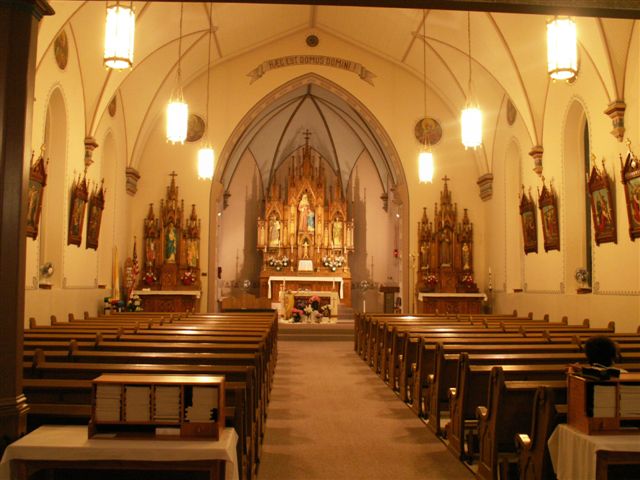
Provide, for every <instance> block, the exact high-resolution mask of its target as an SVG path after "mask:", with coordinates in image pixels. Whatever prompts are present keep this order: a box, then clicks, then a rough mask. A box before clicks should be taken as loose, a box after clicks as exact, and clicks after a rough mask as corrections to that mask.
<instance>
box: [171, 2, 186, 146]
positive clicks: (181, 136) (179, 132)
mask: <svg viewBox="0 0 640 480" xmlns="http://www.w3.org/2000/svg"><path fill="white" fill-rule="evenodd" d="M183 11H184V4H183V3H180V36H179V38H178V72H177V73H178V86H177V87H176V89H175V91H174V92H173V94H172V95H171V100H170V101H169V104H168V105H167V141H169V142H171V143H174V144H175V143H181V144H182V143H184V141H185V140H186V138H187V129H188V126H189V105H187V103H186V102H185V101H184V95H183V93H182V70H181V69H180V62H181V59H182V15H183Z"/></svg>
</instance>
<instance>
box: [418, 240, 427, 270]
mask: <svg viewBox="0 0 640 480" xmlns="http://www.w3.org/2000/svg"><path fill="white" fill-rule="evenodd" d="M420 265H422V267H421V269H422V270H429V247H428V246H427V242H422V243H421V244H420Z"/></svg>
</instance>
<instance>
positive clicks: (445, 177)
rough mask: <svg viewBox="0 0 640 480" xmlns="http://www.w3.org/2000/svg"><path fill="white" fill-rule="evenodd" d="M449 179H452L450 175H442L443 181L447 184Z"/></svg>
mask: <svg viewBox="0 0 640 480" xmlns="http://www.w3.org/2000/svg"><path fill="white" fill-rule="evenodd" d="M449 180H451V179H450V178H449V177H447V175H446V174H445V175H444V177H442V181H443V182H444V183H445V184H446V183H447V182H448V181H449Z"/></svg>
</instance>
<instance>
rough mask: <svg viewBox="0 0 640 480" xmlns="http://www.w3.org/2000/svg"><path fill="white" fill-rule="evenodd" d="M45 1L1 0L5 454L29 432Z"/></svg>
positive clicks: (0, 441)
mask: <svg viewBox="0 0 640 480" xmlns="http://www.w3.org/2000/svg"><path fill="white" fill-rule="evenodd" d="M51 14H53V10H52V9H51V7H50V6H49V5H48V4H47V3H46V2H45V1H43V0H10V1H8V0H0V312H1V314H0V332H2V334H1V335H0V436H1V438H0V451H3V450H4V446H6V444H7V443H8V442H11V441H13V440H15V439H16V438H17V437H18V436H19V435H20V434H22V433H24V431H25V429H26V412H27V404H26V399H25V397H24V395H23V394H22V345H23V330H24V282H25V279H24V272H25V251H26V236H25V227H26V209H25V205H26V193H27V184H28V181H29V158H30V149H31V114H32V106H33V88H34V83H35V81H34V80H35V62H36V39H37V33H38V22H39V21H40V19H41V18H42V16H43V15H51Z"/></svg>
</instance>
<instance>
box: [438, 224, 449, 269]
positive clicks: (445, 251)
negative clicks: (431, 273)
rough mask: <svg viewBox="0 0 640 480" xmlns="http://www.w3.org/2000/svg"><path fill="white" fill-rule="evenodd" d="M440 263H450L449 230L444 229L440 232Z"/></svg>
mask: <svg viewBox="0 0 640 480" xmlns="http://www.w3.org/2000/svg"><path fill="white" fill-rule="evenodd" d="M440 265H451V231H450V230H449V229H445V230H444V232H442V233H441V234H440Z"/></svg>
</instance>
